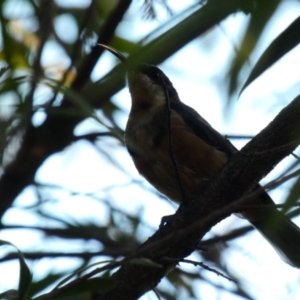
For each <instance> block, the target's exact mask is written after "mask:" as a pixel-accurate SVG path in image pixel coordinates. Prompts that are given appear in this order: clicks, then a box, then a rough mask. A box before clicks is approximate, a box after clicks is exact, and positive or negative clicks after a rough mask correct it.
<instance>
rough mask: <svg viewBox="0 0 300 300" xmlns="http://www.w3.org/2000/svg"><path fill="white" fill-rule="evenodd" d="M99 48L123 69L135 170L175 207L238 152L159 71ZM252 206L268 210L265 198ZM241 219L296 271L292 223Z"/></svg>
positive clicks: (258, 216) (277, 215)
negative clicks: (181, 97) (124, 67)
mask: <svg viewBox="0 0 300 300" xmlns="http://www.w3.org/2000/svg"><path fill="white" fill-rule="evenodd" d="M100 46H101V47H103V48H105V49H107V50H109V51H110V52H112V53H113V54H114V55H115V56H117V57H118V58H119V59H120V60H121V61H122V62H123V63H124V64H125V66H126V69H127V78H128V86H129V91H130V94H131V98H132V106H131V111H130V114H129V119H128V123H127V126H126V131H125V143H126V147H127V149H128V152H129V153H130V155H131V157H132V159H133V162H134V164H135V166H136V168H137V170H138V171H139V173H140V174H142V175H143V176H144V177H145V178H146V179H147V180H148V181H149V182H150V183H151V184H152V185H153V186H154V187H155V188H156V189H157V190H158V191H160V192H161V193H162V194H164V195H165V196H167V197H168V198H170V199H171V200H173V201H175V202H177V203H181V202H182V201H184V199H188V198H189V197H190V196H192V195H193V194H194V193H195V192H196V191H197V188H198V186H199V184H200V183H201V182H202V180H204V179H210V178H212V176H213V175H214V174H216V172H217V171H218V170H219V169H220V168H221V167H222V166H223V165H224V164H225V163H226V161H227V160H228V158H229V157H230V156H231V155H233V154H234V153H236V152H237V151H238V150H237V149H236V148H235V147H234V146H233V145H232V144H231V143H230V142H229V141H228V140H227V139H226V138H224V137H223V136H222V135H221V134H220V133H219V132H217V131H216V130H215V129H213V128H212V127H211V126H210V124H209V123H208V122H207V121H206V120H204V119H203V118H202V117H201V116H200V115H199V114H198V113H197V112H196V111H195V110H194V109H192V108H191V107H189V106H187V105H185V104H184V103H183V102H181V101H180V99H179V96H178V93H177V91H176V89H175V88H174V87H173V84H172V83H171V81H170V80H169V78H168V77H167V76H166V75H165V74H164V73H163V72H162V71H161V70H160V69H159V68H157V67H156V66H152V65H148V64H143V63H136V64H127V60H126V58H125V57H124V56H123V55H122V54H121V53H120V52H118V51H117V50H115V49H113V48H111V47H109V46H106V45H102V44H100ZM170 143H171V150H172V151H171V152H170ZM258 187H259V185H258ZM253 202H254V204H255V205H272V204H274V202H273V200H272V199H271V198H270V196H269V195H268V194H267V193H266V192H263V193H260V194H259V195H258V196H257V197H256V198H255V199H254V201H253ZM241 214H242V216H243V217H244V218H246V219H248V221H249V222H250V223H251V224H252V225H253V226H254V227H255V228H256V229H257V230H258V231H259V232H260V233H261V234H262V235H263V236H264V238H265V239H266V240H267V241H268V242H269V243H270V244H271V245H272V246H273V248H274V249H275V250H276V251H277V252H278V253H279V255H280V256H281V258H282V259H283V260H284V261H285V262H286V263H288V264H290V265H291V266H293V267H296V268H300V229H299V228H298V227H297V226H296V225H295V224H294V223H293V222H291V221H290V220H289V219H288V218H287V217H286V216H285V215H284V214H283V213H282V212H280V211H278V210H277V209H276V208H274V209H268V210H261V211H259V210H254V211H247V212H244V213H241Z"/></svg>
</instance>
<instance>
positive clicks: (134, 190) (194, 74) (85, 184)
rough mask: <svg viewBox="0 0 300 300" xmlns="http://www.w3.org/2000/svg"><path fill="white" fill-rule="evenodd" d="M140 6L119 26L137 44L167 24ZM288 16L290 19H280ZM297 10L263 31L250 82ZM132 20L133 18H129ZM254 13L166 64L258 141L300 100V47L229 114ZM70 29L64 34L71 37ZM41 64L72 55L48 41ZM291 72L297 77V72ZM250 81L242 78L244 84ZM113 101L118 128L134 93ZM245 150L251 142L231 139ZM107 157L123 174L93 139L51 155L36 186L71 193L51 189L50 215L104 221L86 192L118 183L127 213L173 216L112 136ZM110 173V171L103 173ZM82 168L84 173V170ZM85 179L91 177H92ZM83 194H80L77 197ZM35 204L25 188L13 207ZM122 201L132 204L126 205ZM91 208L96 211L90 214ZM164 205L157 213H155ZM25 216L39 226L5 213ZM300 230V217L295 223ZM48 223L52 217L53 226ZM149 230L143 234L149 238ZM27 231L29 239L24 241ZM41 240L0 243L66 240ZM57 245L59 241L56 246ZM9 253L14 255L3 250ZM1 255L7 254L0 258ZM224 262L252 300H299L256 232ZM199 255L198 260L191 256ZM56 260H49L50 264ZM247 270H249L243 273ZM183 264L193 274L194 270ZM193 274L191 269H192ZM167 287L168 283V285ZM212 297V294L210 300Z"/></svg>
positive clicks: (217, 113) (114, 192) (190, 95)
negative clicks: (230, 83)
mask: <svg viewBox="0 0 300 300" xmlns="http://www.w3.org/2000/svg"><path fill="white" fill-rule="evenodd" d="M60 2H61V3H62V2H64V3H66V5H68V3H70V2H72V3H73V5H75V4H77V3H78V4H79V5H81V4H82V3H87V1H83V0H82V1H81V0H77V1H75V2H74V1H70V0H69V1H67V0H61V1H60ZM195 2H196V1H175V0H172V1H168V3H169V5H170V7H171V8H172V9H173V11H174V13H179V12H180V11H181V10H183V9H184V8H185V7H187V6H188V5H189V3H195ZM139 9H140V3H139V2H138V1H135V2H134V4H133V5H132V6H131V9H130V12H129V14H128V15H127V16H126V20H125V21H124V22H127V25H126V26H127V27H126V26H124V27H123V29H122V30H121V29H120V30H119V32H118V34H119V35H121V36H122V35H124V36H126V38H128V39H131V40H133V41H138V40H140V39H142V38H143V37H144V36H146V35H147V34H148V33H149V32H151V31H152V30H153V29H155V28H156V27H158V26H160V25H161V24H162V23H163V22H165V21H166V19H167V15H166V13H165V11H163V10H159V14H158V20H154V21H153V20H152V21H150V20H149V21H148V22H145V20H142V19H141V15H140V14H139V13H137V11H138V10H139ZM283 11H284V13H283ZM299 13H300V3H299V2H296V1H286V2H285V3H284V4H283V5H282V8H281V12H280V17H279V15H277V16H275V17H274V18H273V20H272V21H271V22H270V24H269V25H268V28H267V30H266V31H265V32H264V34H263V37H262V39H261V42H260V43H259V45H258V47H257V49H256V50H255V52H254V54H253V56H252V57H251V58H250V61H249V68H248V69H245V70H244V74H245V78H246V76H247V74H249V71H250V69H251V66H253V64H254V63H255V62H256V61H257V59H258V57H259V56H260V55H261V53H262V52H263V51H264V49H265V48H266V47H267V46H268V45H269V44H270V42H271V41H272V40H273V39H274V38H275V37H276V36H277V35H278V34H279V33H280V32H281V31H282V30H284V28H286V27H287V26H288V25H289V24H290V23H291V22H292V21H293V20H294V19H295V18H296V17H298V16H299ZM129 20H130V22H129ZM248 20H249V19H248V17H247V16H245V15H243V14H241V13H240V14H235V15H233V16H231V17H229V18H228V19H226V20H225V21H224V22H223V23H222V24H220V25H219V26H218V27H216V28H215V29H214V30H212V31H210V32H209V33H207V34H206V35H205V36H203V37H201V38H199V39H195V40H194V41H192V42H191V43H189V44H188V45H186V46H185V47H184V48H182V49H181V50H180V51H179V52H178V53H176V54H174V55H173V56H172V57H170V58H169V59H168V60H166V61H165V62H163V63H162V64H161V65H159V68H161V69H162V70H163V72H164V73H165V74H167V76H168V77H169V78H170V80H171V81H172V82H173V84H174V86H175V87H176V89H177V91H178V93H179V95H180V98H181V100H182V101H183V102H184V103H185V104H187V105H190V106H192V107H193V108H195V109H196V110H197V111H198V112H199V113H200V114H201V115H202V116H203V117H204V118H205V119H206V120H207V121H208V122H209V123H210V124H211V125H212V126H213V127H214V128H215V129H217V130H218V131H219V132H221V133H222V134H228V135H230V134H236V135H239V134H242V135H255V134H257V133H258V132H259V131H260V130H262V129H263V128H264V127H265V126H266V125H268V123H269V122H270V121H271V120H272V119H273V118H274V117H275V116H276V115H277V114H278V112H279V111H280V110H281V109H282V108H283V107H284V106H285V105H286V104H287V103H289V102H290V101H291V100H292V99H293V98H294V97H295V96H296V95H298V94H299V89H300V83H299V77H300V48H299V47H296V48H295V49H294V50H293V51H291V52H290V53H289V54H288V55H286V56H285V57H284V58H282V59H281V61H280V62H278V63H276V65H274V66H273V67H272V68H271V69H270V70H268V71H267V72H265V73H264V74H263V75H262V76H260V77H259V78H258V79H257V80H256V81H255V82H253V83H252V84H251V85H250V86H249V87H248V88H247V89H246V90H245V91H244V92H243V93H242V95H241V97H240V98H238V97H235V99H234V100H233V101H234V103H233V105H232V106H231V109H225V100H226V97H225V96H224V88H222V87H223V86H222V80H224V78H225V77H226V72H227V71H228V68H229V60H224V58H226V57H230V55H231V53H234V47H235V46H238V42H239V38H240V37H241V36H242V34H243V32H244V30H245V25H246V24H247V22H248ZM55 26H56V28H57V32H58V33H59V34H60V37H62V38H65V39H70V40H72V38H73V39H74V38H75V37H76V30H75V28H74V25H72V20H69V19H68V17H67V16H66V18H65V19H64V18H60V19H58V20H56V23H55ZM66 33H67V34H66ZM43 61H44V62H45V63H46V64H48V65H52V66H57V65H59V66H68V63H69V61H67V60H66V59H65V55H64V54H63V53H62V52H61V50H60V49H59V48H58V47H57V46H56V45H55V44H54V43H49V45H47V48H46V50H45V53H44V54H43ZM115 63H117V61H116V59H115V58H114V57H113V55H112V54H110V53H108V52H107V51H106V53H105V54H104V55H103V57H102V58H101V59H100V60H99V62H98V65H97V67H96V68H95V70H94V71H93V74H92V78H93V79H94V80H97V79H99V78H100V77H101V76H102V75H103V74H105V73H106V72H108V71H109V70H110V69H111V68H112V67H113V66H114V64H115ZM291 70H292V71H291ZM242 80H244V78H243V79H242ZM45 93H47V91H46V90H43V89H41V90H40V92H39V94H38V97H37V100H36V101H39V100H38V99H39V97H40V99H42V97H43V95H44V94H45ZM113 99H114V102H115V103H116V104H117V105H118V106H119V107H120V108H121V111H120V112H118V115H117V116H116V117H117V122H118V124H119V125H120V126H121V127H122V128H125V125H126V122H127V117H128V113H129V110H130V95H129V92H128V89H127V88H124V89H123V90H122V91H120V92H119V93H118V94H116V95H115V96H114V98H113ZM34 118H35V119H34V120H33V121H34V122H36V123H37V124H38V123H39V122H42V120H43V115H42V114H40V115H39V114H37V115H36V116H35V117H34ZM99 129H101V126H100V125H99V124H98V123H97V122H96V121H95V120H87V121H84V122H82V123H81V124H80V125H78V126H77V128H76V130H75V133H76V134H84V133H88V132H93V131H95V130H99ZM233 142H234V143H235V145H236V146H237V147H238V148H240V147H242V146H243V145H244V144H245V143H246V142H247V140H242V141H238V142H236V141H233ZM104 151H106V152H107V153H110V154H112V157H114V160H115V161H116V162H122V163H121V164H122V167H123V168H124V169H125V170H126V173H125V172H123V171H121V170H120V169H119V168H118V167H117V164H112V163H110V162H108V161H107V159H106V156H105V153H100V152H99V151H97V150H96V149H95V148H94V147H92V146H91V145H90V144H89V143H88V142H85V141H81V142H78V143H76V144H73V145H71V146H69V147H68V148H66V149H65V150H64V151H62V152H61V153H57V154H54V155H52V156H51V157H50V158H49V159H48V160H47V161H46V162H45V163H44V165H43V166H42V167H41V168H40V169H39V171H38V172H37V174H36V180H37V181H38V182H40V183H44V184H47V185H50V184H52V185H58V186H62V187H64V188H66V189H67V190H63V189H51V188H49V190H48V191H47V190H46V192H45V193H47V192H48V193H49V191H50V190H51V195H52V197H53V198H57V199H61V200H60V201H59V202H58V203H56V202H55V203H53V202H49V203H48V204H45V209H47V210H48V211H52V210H55V211H56V212H59V213H60V214H62V215H65V216H67V217H68V218H69V219H70V220H76V219H79V218H80V219H83V220H86V221H93V222H95V223H96V224H101V220H106V218H107V214H106V212H107V208H106V207H105V206H103V205H102V204H101V203H99V202H98V201H95V200H93V199H90V198H89V197H87V196H85V195H83V194H84V193H88V192H97V195H98V196H99V198H101V197H104V195H106V194H104V192H103V191H102V190H103V189H106V190H109V188H110V187H112V186H114V185H119V188H118V189H111V190H110V191H109V193H108V195H109V196H110V201H112V203H113V205H114V206H115V207H119V206H120V207H122V208H123V209H124V210H125V211H127V212H128V213H130V214H134V213H137V212H139V211H140V210H141V209H142V211H143V217H144V220H145V222H148V223H149V224H150V225H151V226H153V227H154V228H157V226H158V225H159V224H160V220H161V217H162V216H164V215H168V214H172V213H174V210H175V209H176V205H174V204H172V203H169V202H168V201H162V200H161V199H160V198H159V197H157V195H156V194H155V193H153V191H154V188H152V187H151V186H150V185H149V184H148V183H147V182H145V180H144V179H143V178H142V177H140V175H139V174H138V172H137V171H136V169H135V167H134V165H133V163H132V161H131V159H130V157H129V155H128V153H127V152H126V150H125V149H122V148H121V147H118V142H116V141H115V140H110V141H109V142H108V143H107V144H106V146H105V147H104ZM291 160H292V158H289V159H287V160H285V162H282V163H281V164H279V165H278V166H277V167H276V169H275V171H274V172H272V174H270V175H268V176H267V178H265V179H264V181H263V182H268V181H270V180H272V179H273V178H276V176H277V175H278V174H279V173H280V171H281V170H283V169H284V166H285V165H286V163H287V162H288V161H291ZM103 169H105V170H106V172H103ZM78 170H80V172H78ZM87 175H88V176H89V177H88V178H87ZM290 185H291V183H290V182H288V183H286V184H285V185H284V187H282V188H279V189H278V190H276V191H273V192H271V195H272V197H273V198H274V199H275V200H276V201H280V200H281V199H282V197H283V195H284V191H285V189H287V188H288V187H289V186H290ZM73 191H76V192H78V193H79V194H78V195H77V196H76V197H74V196H73V195H72V193H71V192H73ZM34 203H36V195H34V192H33V190H32V189H31V188H28V189H26V190H25V191H24V192H23V193H22V194H21V195H20V196H19V197H18V199H17V200H16V202H15V204H16V206H28V205H30V204H34ZM124 204H125V205H124ZM86 207H88V208H89V209H88V210H87V209H86ZM158 208H159V209H158ZM19 219H22V223H23V224H28V225H37V224H39V222H40V220H39V219H38V218H37V217H36V216H34V215H32V214H30V213H28V212H24V211H21V210H20V209H18V208H13V209H11V210H9V211H8V212H7V214H6V215H5V216H4V220H3V222H4V223H6V224H15V223H16V222H15V220H19ZM297 221H298V224H299V225H300V220H297ZM48 222H49V224H43V225H51V221H48ZM236 222H238V224H246V222H244V221H243V220H237V218H236V217H231V218H229V219H227V220H225V221H224V222H222V223H221V224H218V226H216V227H215V228H213V232H217V233H219V234H222V233H224V232H226V231H227V230H228V229H229V228H231V226H235V224H236ZM148 234H149V233H148V232H147V231H146V232H141V236H142V237H144V238H145V239H146V238H147V235H148ZM20 235H22V238H21V239H20ZM41 238H42V236H41V234H40V233H39V232H29V231H28V232H26V231H24V230H23V231H19V230H15V231H3V232H0V239H2V240H8V241H10V242H12V243H13V244H15V245H16V246H17V247H18V248H19V249H21V250H24V251H26V250H30V249H32V248H35V249H36V247H40V250H43V249H47V250H51V249H53V250H55V249H56V248H57V245H59V243H60V242H59V241H56V240H53V241H50V242H47V243H46V244H43V245H41V244H40V243H39V242H40V240H41ZM53 242H54V243H53ZM61 246H62V247H65V249H66V251H71V250H73V251H76V249H81V247H82V243H81V242H78V244H76V243H75V244H73V245H65V244H62V245H61ZM84 247H86V249H88V250H89V251H97V250H99V245H98V244H97V243H94V242H87V243H86V244H85V245H84ZM2 251H3V255H5V253H7V252H8V251H9V249H6V250H2ZM1 253H2V252H1V249H0V256H1ZM224 256H226V259H227V261H230V268H232V270H234V271H233V272H236V274H237V276H238V277H239V278H241V277H242V278H243V279H244V280H245V282H246V284H248V285H249V287H251V289H252V291H251V294H252V295H253V297H254V299H274V300H281V299H282V300H283V299H296V298H297V297H298V298H300V292H297V291H294V290H293V289H294V288H295V286H297V284H298V285H299V283H300V277H299V272H298V270H296V269H293V268H291V267H289V266H288V265H286V264H285V263H283V262H282V261H281V260H280V258H278V256H277V254H276V253H275V252H274V251H273V250H272V249H271V247H270V246H269V245H268V244H267V243H266V242H265V241H264V240H263V238H262V237H261V236H260V235H259V234H258V233H253V234H251V235H247V236H244V237H242V238H240V239H238V240H236V241H234V246H233V249H231V250H230V251H228V252H226V253H224ZM192 257H193V256H192ZM51 263H52V262H51ZM61 263H63V264H64V266H66V267H67V266H69V267H70V270H72V268H74V267H75V266H76V264H77V265H78V263H79V262H78V261H76V260H75V261H70V260H57V261H55V262H53V263H52V270H59V265H60V264H61ZM241 264H242V270H241ZM48 265H49V260H47V259H45V260H43V261H42V262H41V263H40V264H30V267H31V268H32V269H33V270H34V274H35V276H38V274H43V272H44V270H45V268H47V266H48ZM17 268H18V266H17V263H16V262H11V263H7V264H1V265H0V274H4V273H5V274H7V276H5V278H0V293H1V292H2V291H4V290H6V289H11V288H14V287H13V286H12V282H14V284H15V285H16V283H17V279H16V278H15V277H16V276H15V274H16V272H17ZM183 268H188V269H191V267H190V266H183ZM193 268H194V267H193ZM204 273H205V276H206V277H207V278H209V279H210V280H212V281H214V282H217V283H219V284H221V285H224V286H228V285H230V284H229V283H228V282H227V281H226V280H224V279H223V278H219V277H216V275H215V274H212V273H209V272H204ZM162 284H165V285H167V283H166V282H164V281H163V283H162ZM198 285H199V286H201V289H200V288H199V289H198V290H197V283H195V289H196V290H197V293H198V295H199V298H200V297H201V296H206V297H207V295H210V296H209V299H217V297H218V295H217V294H215V293H216V292H215V290H214V289H213V288H212V287H211V286H210V285H208V284H206V285H204V284H202V283H201V285H200V284H198ZM219 296H220V298H218V299H222V300H227V299H233V298H232V295H231V294H226V293H222V294H220V295H219ZM142 299H156V298H155V295H154V294H153V295H150V294H148V295H146V296H144V297H143V298H142ZM205 299H207V298H205Z"/></svg>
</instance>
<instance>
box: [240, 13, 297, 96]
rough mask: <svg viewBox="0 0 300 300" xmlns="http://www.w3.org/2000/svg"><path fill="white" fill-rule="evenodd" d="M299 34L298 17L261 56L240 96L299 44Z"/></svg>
mask: <svg viewBox="0 0 300 300" xmlns="http://www.w3.org/2000/svg"><path fill="white" fill-rule="evenodd" d="M299 32H300V17H298V18H297V19H296V20H295V21H294V22H293V23H292V24H291V25H290V26H289V27H288V28H287V29H286V30H284V31H283V32H282V33H281V34H280V35H279V36H278V37H277V38H276V39H275V40H274V41H273V42H272V43H271V44H270V46H269V47H268V48H267V49H266V50H265V52H264V53H263V54H262V55H261V57H260V58H259V60H258V62H257V63H256V64H255V66H254V68H253V69H252V71H251V73H250V75H249V77H248V79H247V80H246V82H245V84H244V85H243V87H242V89H241V91H240V94H241V93H242V92H243V91H244V89H245V88H246V87H247V86H248V85H249V84H250V83H251V82H252V81H254V80H255V79H256V78H257V77H258V76H260V75H261V74H262V73H263V72H265V71H266V70H267V69H268V68H270V67H271V66H272V65H273V64H274V63H276V62H277V61H278V60H279V59H281V58H282V57H283V56H284V55H285V54H286V53H288V52H289V51H290V50H292V49H293V48H294V47H296V46H297V45H298V44H299V43H300V34H299Z"/></svg>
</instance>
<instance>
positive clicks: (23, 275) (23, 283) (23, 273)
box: [0, 240, 32, 299]
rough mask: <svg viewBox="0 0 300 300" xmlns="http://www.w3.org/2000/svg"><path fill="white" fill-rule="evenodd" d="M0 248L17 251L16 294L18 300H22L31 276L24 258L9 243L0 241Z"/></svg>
mask: <svg viewBox="0 0 300 300" xmlns="http://www.w3.org/2000/svg"><path fill="white" fill-rule="evenodd" d="M0 246H12V247H14V248H16V249H17V252H18V256H19V263H20V278H19V287H18V293H19V299H23V298H24V296H25V294H26V292H27V290H28V287H29V285H30V284H31V280H32V275H31V273H30V270H29V268H28V266H27V264H26V262H25V259H24V256H23V254H22V252H21V251H20V250H19V249H18V248H17V247H16V246H15V245H13V244H12V243H10V242H7V241H3V240H0Z"/></svg>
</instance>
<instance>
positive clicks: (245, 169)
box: [101, 96, 300, 300]
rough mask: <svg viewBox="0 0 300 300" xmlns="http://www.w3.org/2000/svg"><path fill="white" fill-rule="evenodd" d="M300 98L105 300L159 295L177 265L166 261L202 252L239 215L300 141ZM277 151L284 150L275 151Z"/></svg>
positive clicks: (157, 238)
mask: <svg viewBox="0 0 300 300" xmlns="http://www.w3.org/2000/svg"><path fill="white" fill-rule="evenodd" d="M299 116H300V96H299V97H297V98H296V99H295V100H294V101H293V102H292V103H291V104H290V105H288V106H287V107H286V108H285V109H283V110H282V111H281V112H280V114H279V115H278V116H277V117H276V118H275V119H274V121H273V122H271V123H270V124H269V126H267V127H266V128H265V129H264V130H263V131H262V132H261V133H259V134H258V135H257V136H256V137H254V138H253V140H251V142H249V143H248V144H247V145H246V146H245V147H244V148H243V149H242V150H241V151H240V152H238V153H237V154H235V155H234V156H233V157H232V158H231V159H230V160H229V161H228V163H227V164H226V165H225V166H224V168H223V169H222V171H221V172H220V173H219V174H217V175H216V176H215V178H213V179H212V180H211V181H210V182H209V184H208V183H205V184H203V185H202V188H203V189H202V190H201V192H199V193H198V194H197V195H196V196H195V197H194V199H193V201H191V202H190V203H188V204H187V205H186V206H180V208H179V209H178V211H177V213H176V215H175V216H174V218H173V220H172V222H170V223H168V224H167V225H166V226H165V228H164V232H165V233H166V234H167V235H164V236H162V233H161V232H159V231H158V232H156V233H155V234H154V235H153V236H152V237H150V238H149V239H148V241H146V242H145V243H144V244H143V245H141V246H140V247H139V248H138V249H137V250H136V251H135V252H134V253H132V254H131V255H130V256H129V257H127V258H126V259H127V262H126V263H123V264H122V266H121V268H120V269H119V270H118V271H117V272H116V273H115V274H114V275H113V276H112V278H113V279H114V282H115V284H114V286H113V288H112V289H111V290H110V291H108V292H107V293H105V294H104V295H103V297H101V299H105V300H109V299H114V300H117V299H118V300H121V299H127V300H129V299H137V298H139V297H140V296H141V295H143V294H144V293H145V292H147V291H149V290H151V289H153V288H154V287H155V286H156V285H157V284H158V283H159V281H160V280H161V279H162V278H163V277H164V276H165V275H166V273H167V272H168V271H170V270H171V269H172V268H174V267H175V265H176V262H174V263H166V262H165V260H164V258H165V257H169V258H175V259H177V260H178V261H179V260H180V259H182V258H183V257H186V256H187V255H189V254H190V253H192V252H193V251H194V249H196V246H197V244H198V242H199V239H201V238H202V237H203V236H204V235H205V233H207V232H208V231H209V230H210V228H211V227H212V226H214V225H215V224H217V223H218V222H220V221H221V220H222V219H224V218H226V217H228V216H229V215H230V214H231V213H233V212H235V211H236V210H237V208H238V207H239V205H240V203H239V202H241V201H238V200H239V199H240V198H242V196H243V195H244V194H245V193H246V192H247V191H249V190H251V189H252V188H253V187H254V186H255V185H256V184H257V182H259V181H260V180H261V179H262V178H263V177H264V176H266V175H267V174H268V173H269V172H270V171H271V170H272V169H273V168H274V166H275V165H276V164H278V163H279V162H280V161H281V160H282V159H283V158H284V157H286V156H287V155H289V154H290V153H291V152H292V151H293V150H294V149H295V148H296V147H297V145H298V144H299V139H300V118H299ZM272 149H280V150H279V151H272ZM131 257H143V258H146V259H149V260H151V261H153V262H154V263H156V264H160V265H161V267H160V268H157V267H156V268H154V267H149V266H142V265H136V264H132V263H130V258H131Z"/></svg>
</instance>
